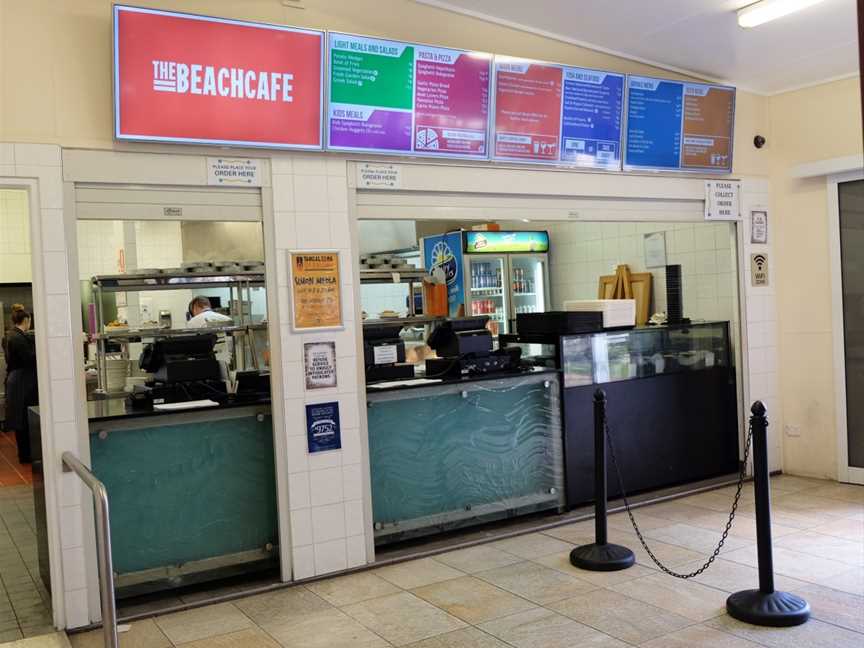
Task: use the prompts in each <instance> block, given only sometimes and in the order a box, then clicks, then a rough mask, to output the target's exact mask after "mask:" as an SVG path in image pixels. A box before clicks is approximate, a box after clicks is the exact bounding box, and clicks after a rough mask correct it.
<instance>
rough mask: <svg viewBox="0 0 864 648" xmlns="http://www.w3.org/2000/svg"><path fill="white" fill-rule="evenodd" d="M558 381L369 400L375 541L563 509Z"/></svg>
mask: <svg viewBox="0 0 864 648" xmlns="http://www.w3.org/2000/svg"><path fill="white" fill-rule="evenodd" d="M558 394H559V390H558V380H557V377H556V376H555V375H554V374H540V375H536V376H530V377H527V376H519V377H514V378H506V379H498V380H486V381H477V382H471V383H463V384H457V385H448V386H440V387H430V388H423V389H412V390H406V391H397V392H388V393H384V394H370V396H369V412H368V418H369V447H370V456H371V463H372V465H371V473H372V506H373V518H374V521H375V527H376V537H377V538H378V539H379V541H381V540H385V541H386V539H388V538H389V539H396V538H399V537H406V536H412V535H422V534H423V533H433V532H436V531H438V530H441V529H447V528H453V527H457V526H465V525H469V524H476V523H478V522H481V521H485V520H489V519H494V518H501V517H509V516H511V515H515V514H516V513H518V512H527V511H532V510H534V511H536V510H543V509H550V508H558V507H560V506H563V492H562V491H563V458H562V449H561V448H562V441H561V415H560V405H559V397H558Z"/></svg>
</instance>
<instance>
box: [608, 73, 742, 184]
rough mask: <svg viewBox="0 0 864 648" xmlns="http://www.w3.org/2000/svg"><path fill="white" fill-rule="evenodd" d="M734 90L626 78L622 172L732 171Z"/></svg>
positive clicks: (712, 86)
mask: <svg viewBox="0 0 864 648" xmlns="http://www.w3.org/2000/svg"><path fill="white" fill-rule="evenodd" d="M734 121H735V88H731V87H728V86H718V85H709V84H704V83H685V82H682V81H670V80H667V79H653V78H650V77H638V76H631V77H627V143H626V146H625V159H624V168H625V169H656V170H662V171H717V172H721V173H729V172H731V171H732V137H733V130H734V129H733V126H734Z"/></svg>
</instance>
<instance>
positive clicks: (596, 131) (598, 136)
mask: <svg viewBox="0 0 864 648" xmlns="http://www.w3.org/2000/svg"><path fill="white" fill-rule="evenodd" d="M562 103H563V105H562V108H561V161H562V162H573V163H575V164H577V165H578V166H584V167H594V168H600V169H619V168H620V167H621V114H622V112H623V107H624V75H623V74H612V73H611V72H601V71H599V70H584V69H582V68H564V89H563V92H562Z"/></svg>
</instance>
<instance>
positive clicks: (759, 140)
mask: <svg viewBox="0 0 864 648" xmlns="http://www.w3.org/2000/svg"><path fill="white" fill-rule="evenodd" d="M753 146H755V147H756V148H759V149H761V148H762V147H763V146H765V138H764V137H762V136H761V135H757V136H756V137H754V138H753Z"/></svg>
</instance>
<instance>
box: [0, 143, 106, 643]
mask: <svg viewBox="0 0 864 648" xmlns="http://www.w3.org/2000/svg"><path fill="white" fill-rule="evenodd" d="M0 176H2V177H12V178H15V177H20V178H22V179H30V178H35V179H36V181H37V183H38V189H37V191H38V201H39V203H38V204H39V212H38V214H35V213H34V214H31V216H32V217H34V218H36V217H38V219H39V221H38V223H36V224H35V226H36V229H37V230H38V231H39V233H40V237H39V238H40V241H39V242H36V241H34V242H33V249H34V251H37V250H39V248H40V245H41V251H42V254H41V259H40V266H39V270H40V272H39V273H34V281H33V292H34V310H35V312H36V317H35V322H36V335H37V345H38V346H37V351H38V352H39V397H40V408H41V410H42V426H43V429H42V433H43V438H44V443H43V451H44V452H45V455H44V456H45V462H46V464H47V465H49V466H51V465H53V466H59V465H60V456H61V455H62V453H63V452H64V451H66V450H70V451H72V452H74V453H75V454H77V455H78V456H80V457H87V456H88V455H89V453H88V452H87V449H86V448H81V447H79V443H78V439H79V437H78V432H77V427H78V417H79V414H80V412H79V408H78V403H77V401H76V398H75V396H76V389H78V382H77V381H76V377H75V371H74V366H75V349H76V348H77V347H78V346H79V345H78V344H77V340H73V334H72V327H71V322H72V321H73V315H72V313H71V310H70V306H69V303H70V298H69V288H70V285H71V284H70V277H69V266H68V256H67V245H66V234H65V227H64V218H63V176H62V172H61V156H60V147H59V146H54V145H47V144H45V145H43V144H2V143H0ZM31 212H32V209H31ZM41 309H44V312H43V311H42V310H41ZM40 312H42V316H40ZM76 315H77V314H76ZM45 479H46V499H47V505H48V515H49V516H56V519H59V520H60V527H59V529H56V531H57V535H54V536H52V537H51V538H50V543H51V545H52V548H53V550H55V551H57V552H58V553H59V554H60V555H61V557H62V558H61V561H60V562H59V563H58V564H52V577H53V580H54V583H55V584H56V586H55V590H54V594H53V595H54V615H55V619H56V620H57V621H58V622H60V623H64V622H65V624H66V625H68V626H69V627H76V626H82V625H86V624H88V623H90V621H91V618H95V617H91V616H90V613H89V610H90V609H91V606H90V603H91V599H92V598H93V595H94V592H93V591H92V590H91V585H92V584H94V583H95V578H93V575H92V574H88V573H87V571H86V569H85V567H84V565H85V564H86V563H85V540H84V532H83V528H84V526H83V521H84V520H87V519H91V517H90V516H89V515H88V514H86V513H85V510H86V508H87V507H85V506H83V502H84V501H85V500H84V492H83V490H84V489H83V486H82V484H81V481H80V479H79V478H78V477H77V476H76V475H74V474H73V473H59V472H58V471H56V470H46V475H45ZM96 609H98V606H97V608H96Z"/></svg>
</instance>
